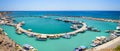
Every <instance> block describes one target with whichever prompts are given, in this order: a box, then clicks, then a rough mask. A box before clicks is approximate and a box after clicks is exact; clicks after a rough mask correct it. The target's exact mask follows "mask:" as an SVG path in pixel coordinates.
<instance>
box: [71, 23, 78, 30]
mask: <svg viewBox="0 0 120 51" xmlns="http://www.w3.org/2000/svg"><path fill="white" fill-rule="evenodd" d="M70 28H71V29H74V30H77V29H79V28H78V25H76V24H73V25H72V26H71V27H70Z"/></svg>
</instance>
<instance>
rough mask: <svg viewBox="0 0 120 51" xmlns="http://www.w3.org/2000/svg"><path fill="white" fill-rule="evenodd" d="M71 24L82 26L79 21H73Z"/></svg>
mask: <svg viewBox="0 0 120 51" xmlns="http://www.w3.org/2000/svg"><path fill="white" fill-rule="evenodd" d="M71 23H73V24H80V23H81V22H79V21H72V22H71Z"/></svg>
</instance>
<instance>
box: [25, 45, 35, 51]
mask: <svg viewBox="0 0 120 51" xmlns="http://www.w3.org/2000/svg"><path fill="white" fill-rule="evenodd" d="M23 49H24V50H26V51H37V49H35V48H34V47H32V46H31V45H29V44H24V45H23Z"/></svg>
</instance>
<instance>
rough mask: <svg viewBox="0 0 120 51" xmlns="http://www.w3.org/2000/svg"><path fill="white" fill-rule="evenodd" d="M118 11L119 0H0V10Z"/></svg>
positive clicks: (119, 8) (119, 7)
mask: <svg viewBox="0 0 120 51" xmlns="http://www.w3.org/2000/svg"><path fill="white" fill-rule="evenodd" d="M35 10H39V11H48V10H49V11H54V10H57V11H59V10H62V11H65V10H66V11H69V10H70V11H71V10H79V11H82V10H110V11H120V0H0V11H35Z"/></svg>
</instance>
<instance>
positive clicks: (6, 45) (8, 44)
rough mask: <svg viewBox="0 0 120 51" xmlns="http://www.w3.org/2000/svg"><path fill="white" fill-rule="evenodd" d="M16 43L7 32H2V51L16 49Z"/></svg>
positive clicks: (0, 43)
mask: <svg viewBox="0 0 120 51" xmlns="http://www.w3.org/2000/svg"><path fill="white" fill-rule="evenodd" d="M15 45H16V43H15V42H14V41H13V40H11V39H10V38H9V37H8V36H6V35H5V34H0V51H16V50H15Z"/></svg>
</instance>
